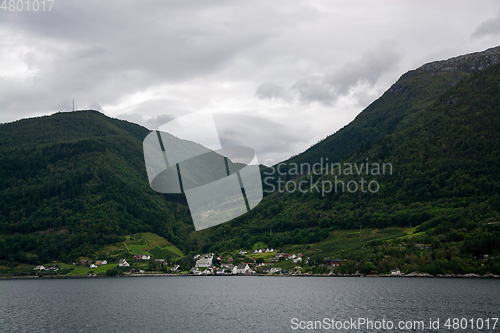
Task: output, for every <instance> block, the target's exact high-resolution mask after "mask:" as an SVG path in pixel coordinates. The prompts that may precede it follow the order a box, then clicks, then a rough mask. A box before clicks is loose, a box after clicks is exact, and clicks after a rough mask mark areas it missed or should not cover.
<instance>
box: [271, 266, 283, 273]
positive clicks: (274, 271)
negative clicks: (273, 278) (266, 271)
mask: <svg viewBox="0 0 500 333" xmlns="http://www.w3.org/2000/svg"><path fill="white" fill-rule="evenodd" d="M279 272H281V267H271V272H270V273H271V274H274V273H279Z"/></svg>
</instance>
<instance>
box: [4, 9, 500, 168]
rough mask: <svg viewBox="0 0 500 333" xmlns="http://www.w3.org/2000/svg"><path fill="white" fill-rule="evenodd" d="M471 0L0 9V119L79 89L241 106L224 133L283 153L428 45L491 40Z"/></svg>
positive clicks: (37, 110) (99, 94) (130, 106)
mask: <svg viewBox="0 0 500 333" xmlns="http://www.w3.org/2000/svg"><path fill="white" fill-rule="evenodd" d="M471 6H475V4H474V3H473V2H472V1H470V2H469V1H467V0H464V1H460V2H458V3H457V2H456V1H451V0H443V1H440V2H438V3H436V4H434V5H433V10H432V11H429V8H428V5H427V4H425V3H421V2H396V3H392V2H391V3H390V5H389V6H380V5H379V4H378V3H377V4H375V2H373V1H370V0H360V1H359V2H356V3H353V2H331V1H324V0H318V1H315V2H306V1H304V2H300V1H296V2H289V1H286V0H276V1H272V2H250V1H248V2H228V1H222V0H214V1H205V0H189V1H155V0H152V1H147V2H141V3H138V2H137V1H135V0H120V1H117V0H107V1H105V2H103V1H98V0H88V1H84V2H82V1H76V0H67V1H56V2H55V3H54V5H53V8H52V11H51V12H45V13H42V12H36V13H35V12H30V13H27V12H4V11H0V36H1V37H2V38H0V87H1V89H0V122H7V121H13V120H16V119H19V118H25V117H34V116H40V115H45V114H51V113H54V112H57V111H65V110H71V109H72V100H73V99H74V100H75V108H76V109H79V110H81V109H97V110H99V111H102V112H104V113H105V114H107V115H109V116H112V117H118V118H123V119H127V120H129V121H133V122H136V123H139V124H141V125H143V126H145V127H147V128H151V129H154V128H157V127H158V126H159V125H162V124H163V123H165V122H168V121H169V120H170V119H172V118H173V117H178V116H179V115H181V114H185V113H188V112H194V111H212V112H224V113H227V114H230V113H235V114H237V115H238V117H239V118H238V121H239V123H238V124H237V125H234V126H233V125H232V126H228V127H225V128H224V133H223V139H224V140H227V141H231V142H238V143H240V144H245V143H247V142H249V143H248V144H246V145H249V146H252V147H254V148H255V150H256V151H257V152H258V156H259V158H265V159H267V158H272V159H275V160H276V161H279V160H282V159H285V158H287V157H289V156H291V155H294V154H298V153H300V152H301V151H303V150H304V149H306V148H307V147H309V146H310V145H312V144H314V143H316V142H317V141H318V140H320V139H322V138H324V137H325V136H327V135H329V134H331V133H333V132H335V131H336V130H338V129H339V128H341V127H342V126H344V125H345V124H346V123H347V122H349V121H351V120H352V119H354V117H355V116H356V115H357V114H358V113H359V112H360V111H361V110H362V108H363V107H364V106H366V105H368V104H369V103H370V102H371V101H373V100H374V99H375V98H376V97H378V96H380V94H381V93H382V92H383V91H384V90H385V89H387V88H388V87H389V86H390V85H391V84H392V83H393V82H394V81H395V80H397V78H398V77H399V75H401V74H402V73H403V72H405V71H407V70H409V69H411V68H414V67H415V66H420V65H421V64H422V62H421V60H422V59H424V58H425V57H426V56H428V55H429V50H432V51H433V52H435V53H433V55H432V57H429V58H425V61H432V60H438V59H443V58H446V57H452V56H456V55H457V54H464V53H468V52H474V51H479V50H483V49H486V48H488V47H491V46H492V45H491V43H492V41H491V39H488V38H468V37H469V36H470V32H471V31H474V29H476V28H477V31H478V32H477V33H476V34H475V35H477V36H483V35H484V36H486V35H488V34H489V35H488V36H494V35H493V34H494V33H495V31H497V30H495V29H496V28H495V27H496V26H495V24H494V22H493V23H487V22H490V21H491V20H489V21H486V22H485V20H486V19H487V18H490V17H491V13H492V12H493V13H494V12H495V11H496V10H497V9H498V3H496V2H493V1H491V2H488V0H486V1H485V2H484V3H483V4H482V5H481V6H475V7H474V8H475V10H474V12H471V11H470V7H471ZM437 13H439V14H437ZM481 22H485V23H484V24H483V25H484V26H483V25H481V26H479V25H480V24H481ZM464 37H465V38H464ZM384 40H389V41H390V42H383V41H384ZM464 41H465V42H464ZM367 50H369V51H367ZM402 54H404V58H403V57H402ZM252 117H253V118H252ZM245 133H247V134H245Z"/></svg>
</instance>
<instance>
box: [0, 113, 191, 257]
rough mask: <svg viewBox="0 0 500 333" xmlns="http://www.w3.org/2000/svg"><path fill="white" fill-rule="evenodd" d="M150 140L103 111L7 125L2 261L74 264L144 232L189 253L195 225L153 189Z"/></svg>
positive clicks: (2, 128) (2, 141) (2, 159)
mask: <svg viewBox="0 0 500 333" xmlns="http://www.w3.org/2000/svg"><path fill="white" fill-rule="evenodd" d="M148 133H149V130H147V129H145V128H143V127H141V126H138V125H135V124H132V123H128V122H126V121H120V120H117V119H111V118H108V117H106V116H104V115H103V114H101V113H99V112H96V111H79V112H68V113H57V114H54V115H52V116H49V117H41V118H34V119H24V120H20V121H17V122H14V123H9V124H2V125H0V169H1V173H0V185H1V195H0V206H1V207H2V208H1V211H0V259H2V260H11V261H12V260H15V261H21V262H26V261H27V262H32V263H36V262H39V261H42V262H47V261H50V260H61V261H68V262H69V261H74V260H76V258H78V257H79V256H89V255H90V254H91V253H93V252H95V251H97V250H98V249H99V248H100V247H102V246H104V245H106V244H114V243H116V242H121V241H123V240H124V237H123V236H124V235H126V234H134V233H139V232H154V233H156V234H158V235H160V236H162V237H164V238H165V239H167V240H168V241H170V242H172V243H174V244H175V245H178V246H179V247H181V248H182V247H183V246H184V241H183V240H182V241H181V240H180V239H183V238H184V236H185V235H187V234H189V233H190V232H192V230H194V229H193V227H192V222H190V217H189V215H188V210H187V208H186V207H185V206H183V205H182V203H183V202H184V201H183V200H184V199H183V198H182V197H180V196H177V197H176V196H173V195H171V196H166V195H165V196H162V195H158V194H157V193H155V192H153V191H152V190H151V189H150V187H149V183H148V180H147V175H146V169H145V165H144V157H143V152H142V140H143V139H144V137H145V136H146V135H147V134H148ZM167 199H168V200H167ZM179 203H181V204H179Z"/></svg>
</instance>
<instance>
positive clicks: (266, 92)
mask: <svg viewBox="0 0 500 333" xmlns="http://www.w3.org/2000/svg"><path fill="white" fill-rule="evenodd" d="M255 96H256V97H257V98H261V99H284V100H290V97H291V96H290V93H289V92H287V91H286V90H285V88H284V87H282V86H280V85H279V84H277V83H273V82H264V83H262V84H261V85H260V86H259V87H258V88H257V91H256V92H255Z"/></svg>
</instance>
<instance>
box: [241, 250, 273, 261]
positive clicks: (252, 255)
mask: <svg viewBox="0 0 500 333" xmlns="http://www.w3.org/2000/svg"><path fill="white" fill-rule="evenodd" d="M275 254H276V251H274V252H264V253H247V254H246V255H245V257H248V258H255V259H257V258H263V259H264V260H265V259H269V258H272V257H274V255H275Z"/></svg>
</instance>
